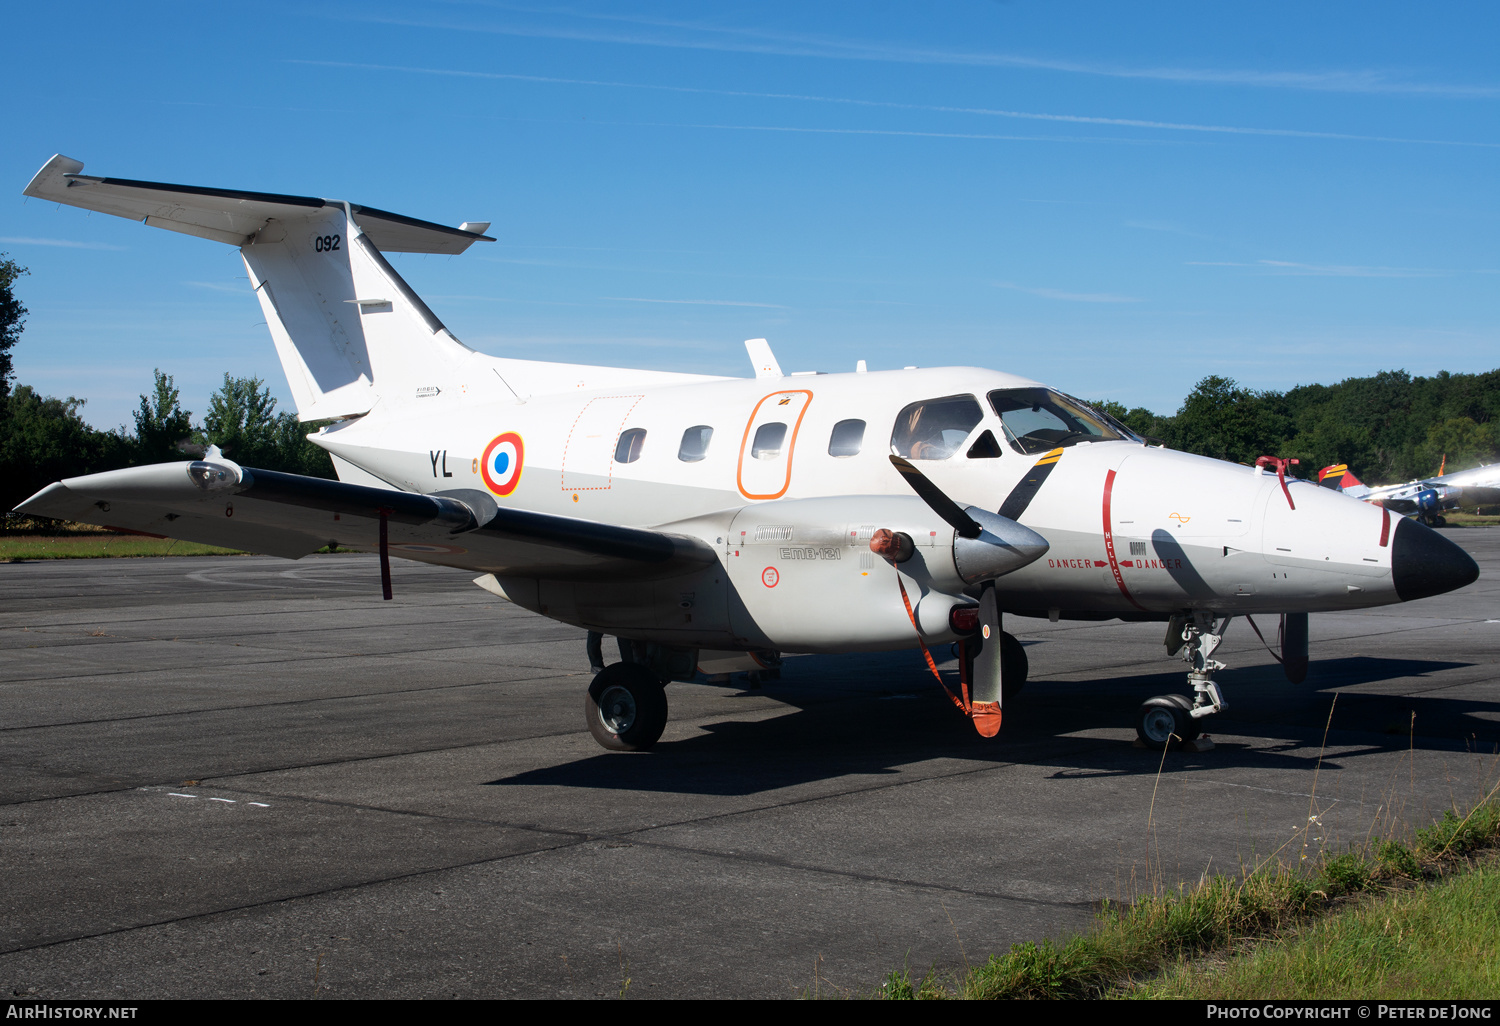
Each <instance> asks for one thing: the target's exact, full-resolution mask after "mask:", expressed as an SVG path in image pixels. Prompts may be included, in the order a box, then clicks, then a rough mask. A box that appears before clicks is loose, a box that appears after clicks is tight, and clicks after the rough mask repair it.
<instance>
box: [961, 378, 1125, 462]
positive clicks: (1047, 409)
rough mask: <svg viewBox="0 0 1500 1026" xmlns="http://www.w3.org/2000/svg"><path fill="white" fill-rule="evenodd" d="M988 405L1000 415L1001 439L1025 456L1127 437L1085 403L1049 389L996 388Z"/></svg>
mask: <svg viewBox="0 0 1500 1026" xmlns="http://www.w3.org/2000/svg"><path fill="white" fill-rule="evenodd" d="M990 405H991V406H993V407H994V408H995V412H996V413H998V414H999V415H1000V422H1001V424H1002V425H1003V426H1004V428H1005V440H1006V441H1007V442H1009V443H1010V445H1011V447H1012V448H1013V449H1015V450H1016V451H1017V452H1020V453H1025V454H1027V455H1035V454H1037V453H1039V452H1049V451H1050V450H1052V449H1063V448H1067V447H1068V446H1070V445H1077V444H1078V443H1079V442H1115V441H1120V440H1123V439H1125V438H1127V437H1128V436H1127V435H1124V434H1121V433H1120V431H1119V429H1118V428H1116V427H1115V426H1113V424H1112V423H1111V420H1110V418H1108V417H1105V416H1104V415H1103V414H1101V413H1099V412H1097V411H1096V410H1094V409H1093V408H1092V407H1091V406H1089V405H1088V404H1087V403H1084V402H1080V401H1079V400H1077V399H1074V398H1073V397H1072V396H1067V395H1063V394H1062V393H1061V392H1054V391H1052V389H1050V388H997V389H996V390H995V391H993V392H991V393H990Z"/></svg>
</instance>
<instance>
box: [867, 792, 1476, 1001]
mask: <svg viewBox="0 0 1500 1026" xmlns="http://www.w3.org/2000/svg"><path fill="white" fill-rule="evenodd" d="M1497 790H1500V787H1497ZM1497 844H1500V800H1496V798H1495V791H1491V792H1490V793H1489V794H1488V795H1486V797H1485V799H1484V800H1483V801H1481V802H1480V803H1479V804H1478V805H1476V806H1475V807H1474V808H1473V809H1472V810H1471V811H1470V812H1469V814H1468V815H1466V816H1463V817H1460V816H1458V815H1457V814H1456V813H1454V812H1452V811H1449V812H1446V813H1444V815H1443V818H1442V819H1441V820H1440V821H1438V822H1437V823H1435V824H1434V825H1432V826H1430V827H1427V828H1425V829H1421V830H1417V831H1415V832H1414V834H1413V835H1412V840H1411V843H1410V844H1405V843H1402V842H1400V841H1396V840H1385V841H1381V842H1379V843H1377V844H1375V845H1373V846H1372V845H1365V846H1360V847H1351V848H1350V849H1349V850H1347V851H1344V852H1339V853H1337V854H1328V853H1325V854H1324V855H1323V857H1322V858H1320V859H1313V860H1308V861H1307V862H1306V863H1302V864H1299V865H1296V866H1293V865H1288V864H1287V863H1285V862H1282V861H1280V860H1277V861H1274V862H1272V861H1269V860H1268V861H1267V862H1265V863H1262V864H1261V865H1260V866H1257V867H1254V868H1249V869H1247V870H1245V871H1244V872H1242V873H1241V874H1240V875H1239V876H1237V877H1236V876H1224V875H1216V876H1212V877H1208V878H1206V879H1204V880H1203V881H1202V882H1200V883H1199V884H1198V885H1196V886H1194V887H1182V888H1179V890H1178V891H1177V892H1176V893H1174V894H1166V895H1154V896H1149V897H1145V898H1141V899H1139V900H1137V901H1135V902H1134V903H1132V904H1129V905H1120V904H1116V903H1106V904H1105V906H1104V908H1103V909H1102V910H1101V911H1100V912H1099V914H1098V918H1097V920H1096V922H1095V926H1094V929H1093V930H1092V931H1090V932H1089V933H1087V934H1082V935H1078V936H1074V937H1072V938H1069V939H1068V940H1066V941H1064V942H1062V943H1054V942H1053V941H1051V940H1044V941H1042V942H1041V943H1040V944H1037V943H1033V942H1030V941H1028V942H1026V943H1024V944H1013V945H1011V948H1010V950H1009V951H1008V952H1006V953H1004V954H1000V955H992V956H991V957H990V959H989V961H987V962H985V963H984V964H983V965H980V966H976V967H974V968H972V969H970V970H969V971H967V972H966V973H964V974H963V975H962V976H960V977H959V978H958V979H957V980H956V981H955V983H954V985H953V986H952V987H948V986H944V985H943V983H942V982H941V981H939V980H938V978H937V975H936V973H935V972H933V971H929V972H928V973H927V975H926V976H924V977H923V978H921V979H920V980H913V979H912V976H911V973H910V971H909V969H903V970H901V971H899V972H894V973H891V974H890V975H889V976H888V977H887V978H886V980H885V983H884V984H883V986H882V987H881V994H882V995H883V996H884V997H886V998H893V999H923V998H950V997H959V998H1011V999H1015V998H1040V999H1056V998H1093V997H1103V996H1107V995H1110V994H1114V993H1119V992H1123V991H1125V990H1126V989H1128V988H1131V987H1133V986H1134V983H1135V981H1138V980H1141V979H1143V978H1145V977H1148V976H1151V975H1153V974H1156V973H1159V972H1161V971H1162V970H1164V969H1166V968H1168V967H1169V966H1173V965H1177V964H1181V963H1182V962H1183V961H1184V960H1186V959H1190V958H1192V957H1193V956H1195V955H1201V954H1203V953H1205V952H1209V951H1214V950H1220V949H1224V948H1226V947H1228V946H1230V945H1231V944H1232V943H1237V942H1240V941H1244V940H1254V939H1258V938H1264V937H1270V936H1274V935H1277V934H1278V933H1281V932H1283V931H1285V930H1287V929H1289V928H1291V927H1293V926H1297V925H1300V924H1302V923H1304V922H1306V920H1307V919H1308V917H1309V916H1312V915H1314V914H1316V913H1319V912H1322V911H1325V910H1327V909H1329V908H1330V907H1331V906H1332V905H1333V904H1335V902H1336V901H1337V900H1338V899H1341V898H1348V897H1350V896H1353V895H1359V894H1362V893H1365V892H1368V891H1370V890H1372V889H1374V888H1382V889H1384V888H1388V887H1390V886H1393V885H1399V884H1401V883H1406V884H1407V885H1408V886H1410V884H1409V881H1419V882H1425V881H1429V880H1432V879H1435V878H1437V877H1440V876H1442V875H1443V874H1444V873H1445V872H1448V871H1451V869H1452V868H1453V867H1454V866H1455V865H1456V864H1458V863H1459V862H1460V860H1462V859H1463V857H1464V856H1466V855H1469V854H1471V853H1473V852H1475V851H1478V850H1480V849H1484V848H1491V847H1494V846H1496V845H1497ZM1300 862H1301V860H1299V863H1300ZM1304 867H1307V868H1304ZM1309 869H1310V871H1309ZM1490 879H1491V883H1490V885H1489V886H1491V887H1492V888H1496V889H1500V874H1495V873H1493V872H1492V873H1491V874H1490ZM1414 914H1415V913H1414ZM1248 992H1249V991H1247V993H1248ZM1299 993H1300V992H1299Z"/></svg>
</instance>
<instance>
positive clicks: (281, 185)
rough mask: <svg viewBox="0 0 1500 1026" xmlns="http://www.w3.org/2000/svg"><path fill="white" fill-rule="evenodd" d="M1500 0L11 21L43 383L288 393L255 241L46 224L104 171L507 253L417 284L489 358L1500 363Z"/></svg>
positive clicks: (22, 227)
mask: <svg viewBox="0 0 1500 1026" xmlns="http://www.w3.org/2000/svg"><path fill="white" fill-rule="evenodd" d="M1497 28H1500V8H1496V7H1495V6H1494V5H1492V4H1479V3H1474V4H1446V5H1429V6H1426V7H1423V8H1416V7H1412V6H1410V5H1395V4H1371V3H1359V4H1355V3H1327V4H1318V5H1309V4H1305V3H1299V4H1275V3H1272V4H1255V5H1250V4H1244V5H1239V6H1238V7H1237V8H1233V9H1231V8H1230V7H1229V6H1228V5H1222V4H1201V3H1199V4H1156V5H1124V4H1119V3H1109V4H1106V3H1074V4H1068V3H1051V4H1041V3H1033V2H1011V3H994V2H978V0H974V2H936V3H929V4H898V3H877V2H865V3H838V2H825V3H820V4H816V5H809V4H806V3H800V4H790V3H765V4H757V5H744V4H727V3H725V4H713V5H710V4H673V3H631V4H625V3H619V4H599V3H579V4H571V5H566V6H548V5H541V4H534V5H533V4H526V3H516V4H512V3H500V2H484V0H471V2H420V3H408V4H390V3H380V2H362V3H358V4H353V3H349V4H344V3H338V2H333V3H321V2H318V0H313V2H311V3H297V4H282V3H278V2H275V0H268V2H264V3H260V4H257V5H255V7H254V8H253V12H252V10H251V9H247V8H244V7H243V6H230V5H209V4H201V3H193V4H154V5H123V4H102V3H89V2H83V3H74V4H69V5H67V6H66V7H65V8H58V7H55V6H53V7H46V6H39V5H20V4H10V5H6V6H5V7H4V9H3V13H0V32H3V33H4V36H5V37H6V39H7V40H8V42H9V43H10V45H9V46H8V47H7V60H6V62H4V64H3V66H0V80H3V81H4V85H5V89H6V95H9V96H11V97H12V102H11V104H10V108H9V111H8V116H7V125H6V133H5V134H6V140H7V142H6V145H5V146H4V147H3V149H0V170H3V174H0V183H3V184H4V192H3V195H5V196H8V197H9V198H8V199H3V200H0V251H6V252H8V253H9V254H10V255H11V257H12V258H14V259H16V260H17V261H18V262H20V263H22V264H24V265H26V266H28V267H29V268H30V269H31V275H30V277H27V278H24V279H22V280H21V282H20V292H21V296H22V299H23V301H24V302H25V303H26V305H27V306H28V307H29V308H30V311H31V314H30V318H29V321H28V324H27V328H26V332H25V335H24V336H23V338H22V341H21V343H20V345H19V346H18V347H17V349H16V350H15V354H14V355H15V362H16V370H17V376H18V379H19V380H20V381H22V382H26V383H30V384H32V385H35V386H36V387H38V388H39V389H40V390H42V391H44V392H46V393H49V394H55V395H76V396H79V397H81V398H86V399H87V400H88V405H87V406H86V407H85V411H84V412H85V415H86V416H87V417H88V419H89V420H90V421H91V422H93V423H95V424H96V425H98V426H101V427H112V426H115V425H118V424H121V423H126V424H128V423H129V422H130V412H131V410H132V409H133V408H134V406H135V404H136V401H137V396H138V395H139V394H140V393H141V392H143V391H146V390H147V388H148V387H149V385H150V382H151V371H152V368H154V367H160V368H161V369H162V370H165V371H167V372H169V373H171V374H173V375H174V376H175V377H176V379H177V382H178V384H179V386H181V388H182V391H183V398H184V405H185V406H186V407H187V408H189V409H190V410H192V411H193V412H194V413H195V415H199V416H201V414H202V412H203V411H204V409H205V408H206V406H207V396H208V394H209V393H210V392H211V391H212V390H213V388H214V387H215V386H216V385H217V383H218V382H219V381H220V380H221V379H222V376H223V374H224V373H225V372H226V371H227V372H231V373H234V374H237V375H245V374H254V375H257V376H260V377H262V378H265V379H266V380H267V381H268V382H269V383H270V384H271V385H272V387H273V389H274V391H275V392H276V394H277V395H278V396H281V397H282V402H283V404H287V403H289V399H288V398H287V393H286V386H285V382H284V380H283V378H282V375H281V371H280V367H279V365H278V364H277V362H276V359H275V355H274V352H273V349H272V346H271V343H270V339H269V336H268V335H267V334H266V332H265V328H264V326H263V325H261V324H260V320H261V318H260V313H259V309H258V307H257V306H256V304H255V302H254V300H253V298H251V296H250V295H249V292H248V288H247V286H246V283H245V281H244V279H243V277H242V276H243V274H244V270H243V266H242V265H241V264H240V262H239V257H238V255H237V254H236V253H235V252H234V251H233V250H232V249H230V248H229V247H227V246H221V245H218V244H215V243H210V242H205V241H201V240H196V239H191V238H187V237H184V236H179V235H175V234H172V233H168V232H161V231H153V230H150V229H147V228H144V227H143V226H140V225H137V224H133V223H131V222H128V221H124V220H121V219H118V218H111V217H106V216H103V215H98V214H95V215H92V216H89V215H86V214H85V213H84V212H83V211H80V210H75V209H72V208H61V209H59V208H57V207H56V206H55V205H52V204H45V203H38V202H35V201H31V202H24V201H23V198H22V197H21V195H20V192H21V189H22V188H23V187H24V186H25V184H26V182H27V181H28V180H29V179H30V177H31V175H32V174H34V173H35V171H36V170H37V168H39V167H40V166H41V165H42V163H43V162H44V161H45V160H46V159H47V158H48V157H50V156H51V155H52V154H53V153H55V152H62V153H66V154H67V155H69V156H72V157H76V158H78V159H80V160H82V161H84V162H85V164H86V167H85V173H91V174H101V175H111V176H118V177H128V178H142V179H153V180H159V181H168V182H183V183H188V184H198V185H215V186H225V187H233V188H245V189H256V190H265V191H276V192H291V193H299V194H313V195H321V196H326V197H337V198H341V199H348V200H351V201H353V202H356V203H363V204H367V205H370V206H376V207H381V208H384V209H387V210H394V211H398V212H400V213H404V214H409V215H412V216H415V217H420V218H425V219H430V220H435V221H443V222H446V223H450V224H457V223H459V222H460V221H464V220H489V221H493V222H494V228H493V229H492V231H491V234H493V235H495V236H496V237H497V238H498V240H499V241H498V242H495V243H492V244H486V245H479V246H475V247H474V248H472V249H471V250H470V251H469V253H468V254H466V255H464V256H461V257H455V258H449V257H423V256H404V257H403V256H398V257H396V258H395V263H396V265H397V267H398V268H399V269H400V270H401V272H402V274H403V275H405V276H406V277H407V278H408V280H410V281H411V283H412V284H413V286H414V287H415V288H416V289H417V290H418V292H420V293H421V294H422V295H423V296H424V297H425V298H426V299H427V300H428V302H429V304H430V305H431V306H432V307H433V308H434V310H436V311H437V312H438V314H439V316H441V317H442V318H443V319H444V320H445V321H446V322H447V323H448V325H449V326H450V327H451V328H452V329H453V331H454V333H455V334H456V335H458V337H459V338H461V339H463V340H464V341H466V342H468V343H469V344H470V345H472V346H474V347H475V348H478V349H481V350H483V351H486V352H490V353H494V354H497V355H503V356H513V357H523V358H525V357H532V358H539V359H552V360H566V361H580V362H593V363H610V364H620V365H623V366H645V367H657V368H663V369H680V370H689V371H699V372H708V373H722V374H739V375H748V374H749V372H750V368H749V362H748V359H747V357H746V356H745V353H744V349H743V346H742V345H741V341H742V340H743V339H745V338H751V337H757V336H764V337H766V338H769V339H770V341H771V344H772V346H773V347H774V349H775V350H776V352H777V354H778V356H779V357H780V360H781V363H782V366H783V367H785V368H787V369H788V370H793V369H795V370H812V369H818V370H845V369H852V368H853V367H854V364H855V361H856V360H859V359H865V360H868V361H869V364H870V366H871V368H875V369H878V368H885V367H899V366H903V365H906V364H920V365H923V366H935V365H943V364H977V365H981V366H988V367H995V368H999V369H1004V370H1010V371H1014V372H1017V373H1021V374H1026V375H1030V376H1033V377H1037V378H1040V379H1042V380H1045V381H1048V382H1050V383H1052V384H1054V385H1056V386H1057V387H1060V388H1062V389H1064V390H1066V391H1069V392H1073V393H1076V394H1079V395H1083V396H1088V397H1110V398H1114V399H1118V400H1119V401H1121V402H1124V403H1126V404H1127V405H1130V406H1136V405H1142V406H1147V407H1150V408H1152V409H1155V410H1158V411H1162V412H1169V411H1171V410H1173V409H1175V408H1176V406H1177V404H1178V403H1179V402H1180V400H1181V398H1182V396H1183V395H1184V394H1185V393H1186V392H1187V390H1188V389H1189V388H1191V386H1192V384H1193V383H1194V382H1195V381H1197V380H1198V379H1200V378H1201V377H1203V376H1204V375H1207V374H1224V375H1227V376H1230V377H1233V378H1236V379H1238V380H1239V381H1241V382H1242V383H1244V384H1246V385H1249V386H1252V387H1256V388H1276V389H1283V388H1287V387H1290V386H1292V385H1294V384H1298V383H1306V382H1313V381H1321V382H1332V381H1337V380H1340V379H1342V378H1345V377H1349V376H1352V375H1363V374H1369V373H1372V372H1374V371H1377V370H1381V369H1386V368H1396V367H1401V368H1405V369H1407V370H1408V371H1411V372H1412V373H1414V374H1430V373H1432V372H1435V371H1437V370H1440V369H1447V370H1452V371H1475V370H1488V369H1491V368H1494V367H1496V366H1500V302H1497V289H1500V251H1497V249H1500V244H1497V240H1500V191H1497V189H1496V182H1497V180H1500V178H1497V174H1496V172H1497V170H1500V168H1497V165H1500V131H1497V127H1500V122H1497V113H1500V66H1497V64H1500V62H1497V61H1496V58H1495V56H1494V53H1495V41H1496V38H1497V32H1496V30H1497Z"/></svg>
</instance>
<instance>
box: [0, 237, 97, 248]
mask: <svg viewBox="0 0 1500 1026" xmlns="http://www.w3.org/2000/svg"><path fill="white" fill-rule="evenodd" d="M0 242H4V243H8V244H10V245H13V246H61V247H63V248H64V249H125V247H124V246H112V245H110V244H109V243H107V242H74V241H73V240H72V239H33V238H29V237H27V236H22V235H0Z"/></svg>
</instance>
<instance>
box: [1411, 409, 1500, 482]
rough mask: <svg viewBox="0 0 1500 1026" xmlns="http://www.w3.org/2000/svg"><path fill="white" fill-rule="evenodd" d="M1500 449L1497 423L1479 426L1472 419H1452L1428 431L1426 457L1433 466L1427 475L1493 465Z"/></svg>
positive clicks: (1425, 447) (1424, 454)
mask: <svg viewBox="0 0 1500 1026" xmlns="http://www.w3.org/2000/svg"><path fill="white" fill-rule="evenodd" d="M1497 450H1500V431H1497V425H1496V424H1495V422H1494V421H1490V422H1488V423H1485V424H1476V423H1474V421H1473V420H1472V419H1470V418H1469V417H1450V418H1449V419H1447V420H1445V421H1443V422H1442V423H1439V424H1434V425H1432V426H1431V427H1430V428H1428V429H1427V443H1426V445H1425V446H1423V457H1424V462H1425V463H1427V464H1429V465H1430V466H1431V467H1432V469H1431V470H1429V471H1427V473H1429V474H1436V473H1437V471H1438V468H1439V467H1444V469H1445V470H1446V471H1448V472H1452V471H1455V470H1466V469H1468V468H1469V467H1475V466H1478V465H1479V464H1481V463H1493V462H1495V459H1496V456H1497V455H1500V452H1497ZM1445 458H1446V463H1445V462H1444V460H1445Z"/></svg>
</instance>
